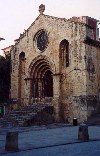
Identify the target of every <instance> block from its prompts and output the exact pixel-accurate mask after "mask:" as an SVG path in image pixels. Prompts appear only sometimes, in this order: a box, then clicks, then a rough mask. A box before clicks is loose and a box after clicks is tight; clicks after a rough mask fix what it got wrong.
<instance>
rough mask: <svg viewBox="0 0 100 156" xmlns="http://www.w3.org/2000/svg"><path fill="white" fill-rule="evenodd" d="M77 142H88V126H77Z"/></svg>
mask: <svg viewBox="0 0 100 156" xmlns="http://www.w3.org/2000/svg"><path fill="white" fill-rule="evenodd" d="M78 140H80V141H83V142H85V141H89V134H88V126H87V125H86V124H81V125H80V126H79V131H78Z"/></svg>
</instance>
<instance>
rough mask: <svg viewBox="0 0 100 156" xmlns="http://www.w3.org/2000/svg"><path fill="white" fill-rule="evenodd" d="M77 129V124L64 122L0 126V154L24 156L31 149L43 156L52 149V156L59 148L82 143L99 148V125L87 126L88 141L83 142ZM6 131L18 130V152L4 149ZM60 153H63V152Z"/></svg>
mask: <svg viewBox="0 0 100 156" xmlns="http://www.w3.org/2000/svg"><path fill="white" fill-rule="evenodd" d="M78 129H79V126H71V125H66V124H52V125H49V126H33V127H26V128H0V155H3V154H5V155H7V156H10V155H11V156H12V155H15V156H16V155H19V156H22V155H25V156H26V155H27V154H29V153H30V154H29V155H27V156H30V155H32V151H33V153H34V154H35V153H36V156H40V155H41V156H42V155H43V156H44V155H45V152H47V151H48V152H50V151H52V153H51V156H52V154H53V153H54V152H55V153H56V152H58V151H59V149H60V151H59V152H61V151H62V152H64V151H66V148H67V147H68V146H69V148H71V147H73V146H74V148H75V146H76V147H78V146H79V147H80V146H82V144H84V146H86V145H91V146H93V145H94V146H96V147H98V146H99V149H100V126H88V131H89V138H90V141H89V142H85V143H80V141H79V140H78ZM7 131H18V132H19V136H18V138H19V152H15V153H12V154H11V153H8V152H6V151H5V141H6V133H7ZM95 142H96V143H95ZM92 144H93V145H92ZM63 150H64V151H63ZM96 151H97V150H96ZM41 152H43V153H44V154H42V153H41ZM59 152H58V153H59ZM99 152H100V151H99ZM92 154H93V152H92ZM48 155H49V154H47V153H46V155H45V156H48ZM62 155H64V153H63V154H62ZM62 155H61V156H62ZM34 156H35V155H34ZM59 156H60V155H59ZM71 156H72V155H71Z"/></svg>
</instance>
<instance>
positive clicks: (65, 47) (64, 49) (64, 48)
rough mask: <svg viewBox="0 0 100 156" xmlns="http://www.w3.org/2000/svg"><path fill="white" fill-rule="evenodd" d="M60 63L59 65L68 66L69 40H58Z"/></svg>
mask: <svg viewBox="0 0 100 156" xmlns="http://www.w3.org/2000/svg"><path fill="white" fill-rule="evenodd" d="M59 56H60V59H61V61H60V63H61V66H62V67H63V68H64V67H69V42H68V41H67V40H66V39H64V40H62V41H61V42H60V55H59Z"/></svg>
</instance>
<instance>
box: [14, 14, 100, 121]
mask: <svg viewBox="0 0 100 156" xmlns="http://www.w3.org/2000/svg"><path fill="white" fill-rule="evenodd" d="M41 29H44V30H46V31H47V34H48V46H47V48H46V49H45V51H44V52H40V51H39V50H38V49H37V47H36V43H35V40H34V39H35V35H36V33H37V32H38V31H39V30H41ZM87 32H88V34H89V35H88V36H89V37H91V38H92V31H91V29H90V30H89V29H88V30H87V28H86V26H85V24H80V23H75V22H72V21H70V20H66V19H60V18H55V17H51V16H46V15H40V16H39V17H38V18H37V19H36V20H35V21H34V22H33V23H32V25H31V26H30V27H29V28H28V29H27V30H26V31H25V32H24V34H23V35H21V36H20V38H19V41H18V42H17V43H16V44H15V49H13V51H12V53H11V54H12V73H11V98H16V99H18V98H19V97H18V92H19V91H18V86H19V85H18V83H19V78H18V76H19V75H18V73H19V54H20V53H21V52H24V53H25V73H24V74H23V76H22V80H21V81H22V82H21V83H22V84H23V85H22V86H21V101H23V103H24V104H28V103H29V102H30V100H31V99H30V97H31V95H30V85H31V77H30V76H31V75H30V72H29V71H30V70H29V68H30V64H31V63H32V61H33V60H34V59H35V58H38V56H46V57H47V58H48V61H49V62H51V63H52V64H53V65H54V66H55V71H53V82H54V86H53V105H54V108H55V118H56V120H59V114H60V118H62V119H64V120H65V121H66V120H69V121H70V122H72V119H73V117H77V118H78V119H79V121H80V122H81V121H84V120H87V102H86V96H87V92H91V89H89V85H88V87H87V78H88V77H89V76H87V74H88V73H87V71H86V59H87V58H89V57H90V54H88V51H89V53H93V54H94V52H92V51H95V50H96V49H93V48H92V51H91V46H90V47H89V46H86V45H85V43H84V42H83V41H84V39H85V37H86V34H87ZM64 39H66V40H67V41H68V42H69V67H64V68H63V69H62V70H60V65H59V64H60V59H61V58H60V55H59V46H60V43H61V41H62V40H64ZM89 48H90V50H88V49H89ZM91 55H92V54H91ZM96 57H97V56H95V57H94V59H96ZM99 60H100V59H99ZM94 62H95V63H94V65H95V70H96V71H97V70H98V69H97V64H96V61H95V60H94ZM98 65H99V63H98ZM98 75H99V76H98V79H100V74H98ZM95 77H96V79H95V80H94V82H95V84H93V85H94V86H95V85H96V86H97V75H96V76H95ZM89 81H90V80H88V84H89ZM91 83H92V82H91ZM96 90H97V89H96V88H95V94H96ZM89 95H91V94H89ZM29 99H30V100H29Z"/></svg>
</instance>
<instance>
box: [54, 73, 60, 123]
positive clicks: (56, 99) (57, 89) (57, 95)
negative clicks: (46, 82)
mask: <svg viewBox="0 0 100 156" xmlns="http://www.w3.org/2000/svg"><path fill="white" fill-rule="evenodd" d="M60 76H61V75H60V74H54V75H53V106H54V117H55V121H56V122H59V121H60V104H59V102H60Z"/></svg>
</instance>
